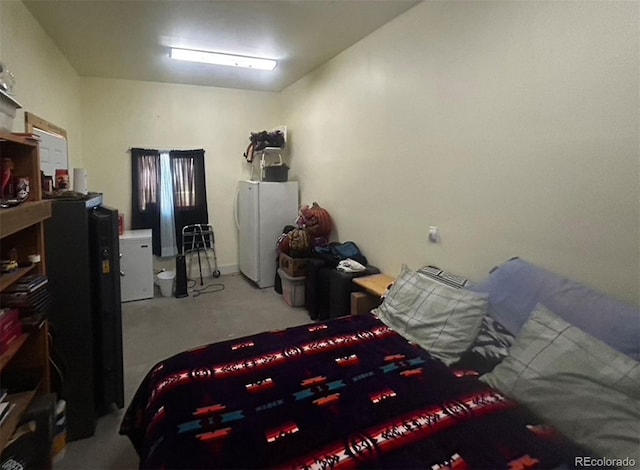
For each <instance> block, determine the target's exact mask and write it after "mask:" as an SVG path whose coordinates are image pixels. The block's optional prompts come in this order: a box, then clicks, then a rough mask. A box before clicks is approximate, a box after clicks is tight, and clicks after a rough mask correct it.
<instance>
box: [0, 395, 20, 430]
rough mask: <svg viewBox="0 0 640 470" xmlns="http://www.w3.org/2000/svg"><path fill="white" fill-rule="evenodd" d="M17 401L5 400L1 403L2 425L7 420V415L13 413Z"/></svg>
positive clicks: (0, 417) (0, 419) (0, 422)
mask: <svg viewBox="0 0 640 470" xmlns="http://www.w3.org/2000/svg"><path fill="white" fill-rule="evenodd" d="M15 406H16V405H15V403H10V402H8V401H4V402H2V403H0V426H2V424H3V423H4V422H5V420H6V419H7V417H8V416H9V415H10V414H11V410H13V408H14V407H15Z"/></svg>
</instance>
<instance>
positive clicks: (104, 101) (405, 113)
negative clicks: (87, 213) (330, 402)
mask: <svg viewBox="0 0 640 470" xmlns="http://www.w3.org/2000/svg"><path fill="white" fill-rule="evenodd" d="M639 8H640V7H639V4H638V3H635V2H624V3H623V2H616V3H613V2H495V3H494V2H423V3H422V4H419V5H418V6H416V7H415V8H413V9H412V10H410V11H408V12H407V13H406V14H404V15H402V16H400V17H398V18H397V19H396V20H394V21H392V22H391V23H389V24H387V25H386V26H384V27H383V28H381V29H380V30H378V31H377V32H375V33H374V34H372V35H370V36H369V37H367V38H365V39H364V40H363V41H361V42H360V43H358V44H356V45H355V46H354V47H352V48H350V49H349V50H347V51H345V52H344V53H342V54H340V55H339V56H338V57H336V58H334V59H333V60H332V61H330V62H329V63H328V64H326V65H325V66H323V67H321V68H320V69H318V70H316V71H315V72H313V73H311V74H309V75H308V76H306V77H305V78H303V79H302V80H300V81H299V82H298V83H296V84H294V85H293V86H291V87H289V88H288V89H287V90H285V91H284V92H283V93H282V94H270V93H259V92H244V91H238V90H235V91H233V90H224V89H216V88H203V87H191V86H182V85H168V84H159V83H145V82H128V81H120V80H102V79H91V78H83V79H80V78H79V77H78V76H77V74H76V73H75V71H74V70H73V68H72V67H71V66H70V65H69V63H68V61H67V60H66V59H65V58H64V56H62V55H61V53H60V52H59V50H58V49H57V48H56V47H55V45H54V44H53V43H52V42H51V40H50V39H49V38H48V36H47V35H46V34H45V33H44V31H43V30H42V29H41V28H40V26H39V25H38V24H37V22H36V21H35V20H34V19H33V17H32V16H31V15H30V14H29V13H28V11H27V10H26V8H25V7H24V5H23V4H22V3H21V2H18V1H6V0H0V59H1V60H3V61H4V62H6V63H7V65H8V66H9V67H10V68H11V69H12V70H13V71H14V73H15V74H16V77H17V99H18V100H19V101H20V102H21V103H22V104H23V105H24V107H25V109H26V110H28V111H32V112H34V113H35V114H37V115H39V116H41V117H43V118H45V119H47V120H49V121H51V122H53V123H55V124H57V125H59V126H61V127H64V128H66V129H67V131H68V132H69V139H70V145H69V146H70V157H71V161H70V167H75V166H85V167H87V169H88V171H89V182H90V186H91V188H92V189H93V190H98V191H103V192H104V193H105V198H106V201H107V203H108V204H111V205H113V206H116V207H119V208H120V209H121V210H122V211H123V212H125V213H128V209H127V208H128V206H129V204H130V202H129V201H130V183H129V181H130V168H129V156H128V155H129V154H128V149H129V147H131V146H149V147H157V148H192V147H203V148H204V149H205V150H206V152H207V163H206V166H207V187H208V192H209V210H210V217H211V222H212V223H213V224H214V228H215V230H216V236H217V248H218V257H219V262H220V264H221V265H222V266H232V265H235V264H236V263H237V254H236V251H237V244H236V240H237V236H236V233H235V228H234V225H233V215H232V214H233V212H232V210H233V208H232V202H233V194H234V190H235V186H236V183H237V181H238V180H240V179H243V178H246V177H247V176H248V175H249V172H248V169H247V167H246V164H245V163H244V160H243V159H242V157H241V154H242V152H243V151H244V146H245V144H246V143H247V136H248V132H249V131H251V130H257V129H261V128H268V127H273V126H275V125H277V124H280V123H287V124H288V125H289V131H290V150H291V166H292V172H291V176H292V177H293V178H295V179H298V180H300V183H301V188H302V197H303V201H304V202H307V203H310V202H312V201H314V200H317V201H318V202H319V203H320V204H322V205H324V206H326V207H327V208H328V209H329V210H330V211H331V213H332V215H333V216H334V218H335V220H336V226H337V230H336V232H335V237H336V238H337V239H340V240H348V239H351V240H355V241H356V242H358V244H359V245H360V246H361V248H362V249H363V251H364V252H365V254H367V255H368V256H369V258H370V259H371V262H372V263H374V264H376V265H378V266H380V267H381V268H382V269H384V270H385V271H387V272H389V273H392V274H393V273H397V272H398V270H399V268H400V265H401V263H408V264H410V265H412V266H418V265H421V264H424V263H435V264H440V265H442V266H443V267H445V268H447V269H450V270H452V271H455V272H458V273H460V274H464V275H467V276H469V277H471V278H472V279H474V280H479V279H482V278H484V277H485V275H486V272H487V270H488V269H489V268H491V267H492V266H494V265H496V264H499V263H501V262H502V261H504V260H506V259H507V258H509V257H511V256H514V255H519V256H522V257H524V258H526V259H529V260H531V261H533V262H536V263H538V264H541V265H543V266H546V267H548V268H550V269H553V270H554V271H557V272H559V273H562V274H565V275H568V276H571V277H573V278H575V279H579V280H582V281H584V282H586V283H588V284H590V285H592V286H594V287H596V288H599V289H601V290H603V291H605V292H608V293H610V294H612V295H615V296H617V297H619V298H622V299H625V300H628V301H630V302H633V303H635V304H638V303H639V300H638V284H639V282H640V273H639V269H640V255H639V252H640V207H639V205H640V202H639V200H640V184H639V183H640V178H639V164H640V162H639V160H640V158H639V154H638V128H639V124H640V122H639V117H638V113H639V111H638V110H639V108H640V106H639V102H638V101H639V99H638V83H639V76H638V75H639V72H638V71H639V69H640V64H639V59H638V36H639V35H638V30H639V27H638V18H639ZM283 109H285V110H286V112H283V111H282V110H283ZM14 130H15V131H23V130H24V128H23V116H22V114H21V113H19V115H18V117H17V118H16V121H15V125H14ZM430 225H437V226H439V227H440V231H441V237H442V238H441V243H439V244H436V245H434V244H429V243H428V241H427V231H428V227H429V226H430Z"/></svg>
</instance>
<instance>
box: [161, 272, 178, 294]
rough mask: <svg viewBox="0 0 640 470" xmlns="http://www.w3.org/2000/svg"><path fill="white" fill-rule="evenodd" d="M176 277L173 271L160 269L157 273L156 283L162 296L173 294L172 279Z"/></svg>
mask: <svg viewBox="0 0 640 470" xmlns="http://www.w3.org/2000/svg"><path fill="white" fill-rule="evenodd" d="M175 278H176V273H175V271H162V272H161V273H158V280H157V281H156V284H158V287H160V292H161V293H162V297H171V296H172V295H173V281H174V280H175Z"/></svg>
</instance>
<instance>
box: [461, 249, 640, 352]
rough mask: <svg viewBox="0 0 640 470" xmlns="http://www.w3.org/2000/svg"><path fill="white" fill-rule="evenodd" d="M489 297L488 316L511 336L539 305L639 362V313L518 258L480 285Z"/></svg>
mask: <svg viewBox="0 0 640 470" xmlns="http://www.w3.org/2000/svg"><path fill="white" fill-rule="evenodd" d="M471 289H472V290H474V291H476V292H481V293H485V294H488V296H489V315H491V316H492V317H493V318H495V319H496V320H498V321H499V322H500V323H501V324H502V325H504V327H506V328H507V329H508V330H509V331H510V332H511V333H513V334H514V335H515V334H517V333H518V332H519V331H520V328H522V325H524V323H525V322H526V321H527V319H528V318H529V316H530V315H531V312H533V309H534V308H535V306H536V305H537V304H538V303H541V304H543V305H544V306H545V307H546V308H548V309H550V310H551V311H552V312H554V313H555V314H556V315H558V316H559V317H560V318H562V319H564V320H565V321H567V322H569V323H571V324H573V325H575V326H577V327H578V328H580V329H582V330H583V331H585V332H586V333H589V334H590V335H591V336H593V337H595V338H597V339H599V340H600V341H602V342H604V343H606V344H608V345H609V346H611V347H612V348H614V349H616V350H618V351H620V352H622V353H624V354H626V355H627V356H629V357H631V358H633V359H634V360H636V361H638V360H640V340H639V338H640V311H639V310H638V308H637V307H634V306H631V305H627V304H625V303H623V302H620V301H618V300H616V299H613V298H612V297H609V296H607V295H605V294H603V293H601V292H597V291H595V290H593V289H591V288H589V287H587V286H585V285H583V284H581V283H579V282H576V281H574V280H571V279H567V278H565V277H563V276H560V275H558V274H556V273H554V272H551V271H548V270H546V269H544V268H542V267H540V266H536V265H535V264H532V263H530V262H528V261H525V260H523V259H520V258H513V259H511V260H509V261H507V262H506V263H504V264H502V265H501V266H499V267H498V268H495V269H494V270H493V271H492V272H491V274H490V275H489V277H488V278H487V279H486V280H485V281H484V282H482V283H481V284H478V285H474V286H471Z"/></svg>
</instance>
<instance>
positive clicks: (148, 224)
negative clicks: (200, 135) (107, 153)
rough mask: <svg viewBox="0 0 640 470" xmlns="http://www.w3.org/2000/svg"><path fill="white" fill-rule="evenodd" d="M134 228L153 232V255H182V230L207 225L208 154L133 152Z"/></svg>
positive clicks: (200, 151) (136, 149) (153, 151)
mask: <svg viewBox="0 0 640 470" xmlns="http://www.w3.org/2000/svg"><path fill="white" fill-rule="evenodd" d="M131 157H132V172H131V176H132V182H131V183H132V184H131V187H132V213H131V228H132V229H143V228H150V229H152V232H153V253H154V254H156V255H158V256H174V255H175V254H176V253H178V252H181V251H182V250H181V243H182V237H181V234H182V227H184V226H185V225H191V224H207V223H209V220H208V219H209V217H208V212H207V197H206V184H205V171H204V150H171V151H168V152H167V151H159V150H151V149H140V148H133V149H131Z"/></svg>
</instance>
